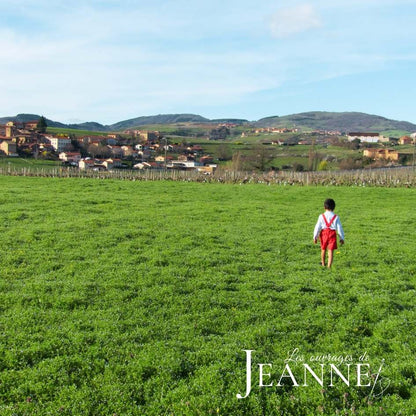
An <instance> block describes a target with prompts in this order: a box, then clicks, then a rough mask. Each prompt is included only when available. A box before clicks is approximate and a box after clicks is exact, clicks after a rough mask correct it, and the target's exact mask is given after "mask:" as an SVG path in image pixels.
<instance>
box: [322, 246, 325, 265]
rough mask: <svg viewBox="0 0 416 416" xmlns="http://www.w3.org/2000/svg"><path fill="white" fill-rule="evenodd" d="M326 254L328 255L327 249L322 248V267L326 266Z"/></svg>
mask: <svg viewBox="0 0 416 416" xmlns="http://www.w3.org/2000/svg"><path fill="white" fill-rule="evenodd" d="M325 254H326V249H325V248H321V264H322V266H325Z"/></svg>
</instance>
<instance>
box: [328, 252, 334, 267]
mask: <svg viewBox="0 0 416 416" xmlns="http://www.w3.org/2000/svg"><path fill="white" fill-rule="evenodd" d="M333 259H334V250H329V249H328V267H331V266H332V260H333Z"/></svg>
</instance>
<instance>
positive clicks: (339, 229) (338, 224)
mask: <svg viewBox="0 0 416 416" xmlns="http://www.w3.org/2000/svg"><path fill="white" fill-rule="evenodd" d="M336 227H337V233H338V235H339V242H340V244H344V230H343V228H342V225H341V220H340V219H339V217H337V222H336Z"/></svg>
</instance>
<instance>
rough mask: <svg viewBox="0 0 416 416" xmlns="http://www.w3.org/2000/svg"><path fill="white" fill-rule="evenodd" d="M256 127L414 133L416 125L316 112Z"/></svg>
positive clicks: (266, 121)
mask: <svg viewBox="0 0 416 416" xmlns="http://www.w3.org/2000/svg"><path fill="white" fill-rule="evenodd" d="M255 125H256V126H258V127H291V128H292V127H297V128H300V129H302V130H304V129H306V130H307V129H313V130H339V131H341V132H347V133H348V132H352V131H371V132H382V131H386V130H403V131H408V132H414V131H416V125H415V124H412V123H409V122H407V121H396V120H389V119H387V118H385V117H380V116H377V115H370V114H365V113H357V112H344V113H331V112H325V111H316V112H308V113H299V114H291V115H287V116H282V117H279V116H274V117H267V118H262V119H260V120H258V121H257V122H256V123H255Z"/></svg>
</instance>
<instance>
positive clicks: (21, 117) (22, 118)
mask: <svg viewBox="0 0 416 416" xmlns="http://www.w3.org/2000/svg"><path fill="white" fill-rule="evenodd" d="M39 119H40V115H39V114H18V115H17V116H10V117H0V124H5V123H7V122H8V121H17V122H20V123H27V122H28V121H35V120H39ZM46 123H47V124H48V126H50V127H68V126H67V125H66V124H63V123H59V122H58V121H52V120H49V119H46Z"/></svg>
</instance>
